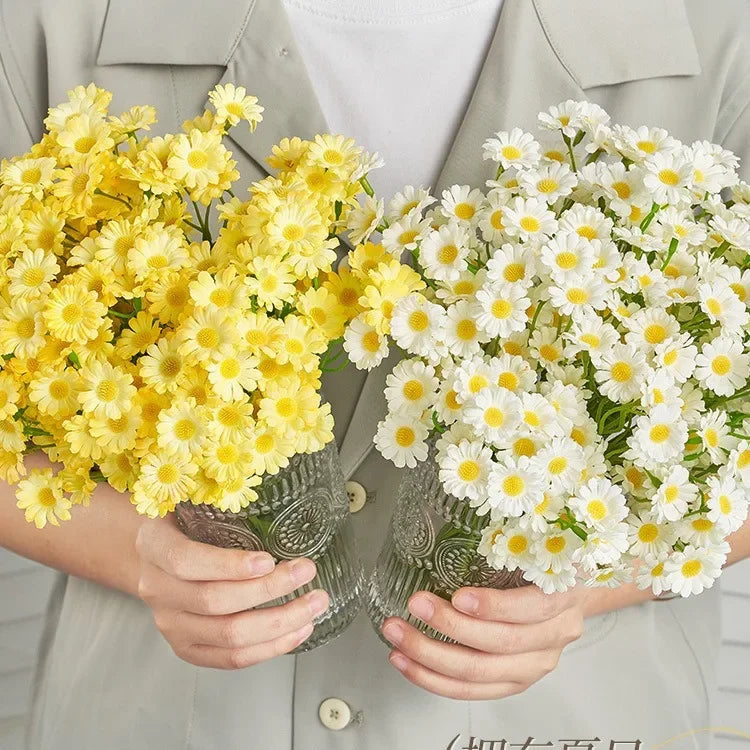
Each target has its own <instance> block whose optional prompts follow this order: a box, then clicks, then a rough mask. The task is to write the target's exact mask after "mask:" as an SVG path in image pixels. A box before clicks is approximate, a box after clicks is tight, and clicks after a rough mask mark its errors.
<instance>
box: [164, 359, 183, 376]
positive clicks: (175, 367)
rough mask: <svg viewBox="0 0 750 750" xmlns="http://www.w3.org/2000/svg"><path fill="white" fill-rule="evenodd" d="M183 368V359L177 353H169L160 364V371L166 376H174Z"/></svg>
mask: <svg viewBox="0 0 750 750" xmlns="http://www.w3.org/2000/svg"><path fill="white" fill-rule="evenodd" d="M181 368H182V360H181V359H180V358H179V357H178V356H177V355H176V354H168V355H167V356H166V357H164V359H163V360H162V361H161V363H160V365H159V373H160V374H161V375H163V376H164V377H165V378H174V377H176V376H177V374H178V373H179V372H180V369H181Z"/></svg>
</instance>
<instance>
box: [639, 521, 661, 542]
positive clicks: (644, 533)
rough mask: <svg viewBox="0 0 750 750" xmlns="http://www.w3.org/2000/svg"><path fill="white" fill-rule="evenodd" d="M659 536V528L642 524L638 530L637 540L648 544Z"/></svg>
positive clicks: (650, 524)
mask: <svg viewBox="0 0 750 750" xmlns="http://www.w3.org/2000/svg"><path fill="white" fill-rule="evenodd" d="M658 536H659V527H658V526H657V525H656V524H655V523H644V524H643V526H641V528H640V529H638V539H640V540H641V541H642V542H645V543H646V544H650V543H651V542H653V541H656V539H657V538H658Z"/></svg>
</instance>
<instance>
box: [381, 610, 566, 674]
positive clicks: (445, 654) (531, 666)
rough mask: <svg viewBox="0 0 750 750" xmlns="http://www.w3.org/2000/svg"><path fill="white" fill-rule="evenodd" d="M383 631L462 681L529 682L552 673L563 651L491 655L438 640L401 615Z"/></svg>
mask: <svg viewBox="0 0 750 750" xmlns="http://www.w3.org/2000/svg"><path fill="white" fill-rule="evenodd" d="M383 634H384V635H385V637H386V638H387V639H388V640H389V641H390V642H391V643H392V644H393V645H394V646H396V647H397V649H398V650H399V651H400V652H401V653H402V654H405V655H406V656H408V657H409V658H410V659H411V660H412V661H414V662H416V663H418V664H421V665H422V666H423V667H427V668H428V669H431V670H432V671H433V672H437V673H438V674H442V675H446V676H447V677H454V678H455V679H457V680H461V681H463V682H480V683H497V682H518V683H526V684H530V683H532V682H536V681H537V680H539V679H541V678H542V677H544V675H546V674H549V672H551V671H552V670H553V669H554V668H555V667H556V666H557V662H558V659H559V655H560V651H533V652H530V653H524V654H512V655H510V654H490V653H486V652H483V651H477V650H476V649H473V648H468V647H467V646H463V645H461V644H454V643H445V642H443V641H436V640H435V639H434V638H430V637H429V636H427V635H425V634H424V633H420V632H419V631H418V630H417V629H416V628H415V627H414V626H413V625H410V624H409V623H407V622H405V621H403V620H401V619H400V618H389V619H388V620H386V622H385V623H384V625H383Z"/></svg>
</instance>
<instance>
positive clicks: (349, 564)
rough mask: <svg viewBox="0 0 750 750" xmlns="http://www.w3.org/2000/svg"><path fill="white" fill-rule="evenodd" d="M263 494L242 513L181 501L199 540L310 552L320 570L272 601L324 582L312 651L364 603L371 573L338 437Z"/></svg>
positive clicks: (297, 460) (283, 555)
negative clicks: (325, 599)
mask: <svg viewBox="0 0 750 750" xmlns="http://www.w3.org/2000/svg"><path fill="white" fill-rule="evenodd" d="M257 492H258V499H257V500H256V501H255V502H254V503H251V504H250V505H249V506H248V507H247V508H243V510H242V511H241V512H240V513H231V512H224V511H221V510H219V509H217V508H215V507H213V506H210V505H193V504H190V503H181V504H179V505H178V506H177V509H176V515H177V522H178V524H179V526H180V528H181V529H182V530H183V532H184V533H185V534H187V536H189V537H190V538H191V539H195V540H196V541H199V542H204V543H206V544H213V545H216V546H219V547H234V548H238V549H247V550H266V551H267V552H269V553H270V554H271V555H273V557H274V558H275V559H276V560H289V559H292V558H295V557H309V558H310V559H312V560H314V561H315V564H316V565H317V569H318V571H317V575H316V576H315V578H313V580H312V581H310V582H309V583H307V584H305V585H304V586H301V587H300V588H298V589H297V590H296V591H295V592H294V593H292V594H289V595H287V596H284V597H280V598H279V599H276V600H274V601H272V602H269V603H268V604H266V605H264V606H269V607H270V606H274V605H278V604H283V603H285V602H288V601H291V600H293V599H295V598H297V597H299V596H302V595H303V594H305V593H307V592H308V591H312V590H313V589H317V588H321V589H324V590H325V591H327V592H328V594H329V596H330V601H331V603H330V607H329V608H328V610H327V611H326V612H324V613H323V614H322V615H321V616H320V617H318V618H317V620H316V621H315V628H314V630H313V632H312V634H311V635H310V637H309V638H308V639H307V640H305V641H304V642H303V643H302V644H301V645H300V646H298V647H297V649H296V650H295V652H303V651H310V650H311V649H313V648H317V647H318V646H322V645H323V644H324V643H326V642H328V641H330V640H331V639H332V638H335V637H336V636H337V635H340V634H341V633H342V632H343V631H344V630H345V629H346V628H347V626H348V625H349V624H350V623H351V621H352V620H353V619H354V617H355V616H356V614H357V612H358V611H359V609H360V607H361V603H362V596H363V591H364V575H363V571H362V565H361V562H360V560H359V556H358V554H357V549H356V544H355V539H354V532H353V530H352V529H351V521H350V519H349V515H350V514H349V500H348V498H347V495H346V490H345V484H344V477H343V475H342V473H341V468H340V465H339V459H338V451H337V450H336V444H335V443H333V442H331V443H329V444H328V445H327V446H326V447H325V448H323V450H321V451H318V452H317V453H310V454H299V455H297V456H294V457H293V458H291V459H290V461H289V466H287V467H286V468H285V469H282V470H281V471H279V472H278V474H274V475H273V476H269V477H266V478H265V479H264V481H263V483H262V484H261V485H259V486H258V488H257Z"/></svg>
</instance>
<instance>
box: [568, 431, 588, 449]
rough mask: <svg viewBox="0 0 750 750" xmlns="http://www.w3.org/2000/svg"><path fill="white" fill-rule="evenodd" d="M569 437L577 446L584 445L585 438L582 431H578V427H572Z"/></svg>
mask: <svg viewBox="0 0 750 750" xmlns="http://www.w3.org/2000/svg"><path fill="white" fill-rule="evenodd" d="M570 437H571V439H573V440H575V441H576V443H578V445H585V444H586V436H585V435H584V434H583V430H581V429H579V428H578V427H574V428H573V429H572V430H571V431H570Z"/></svg>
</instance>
